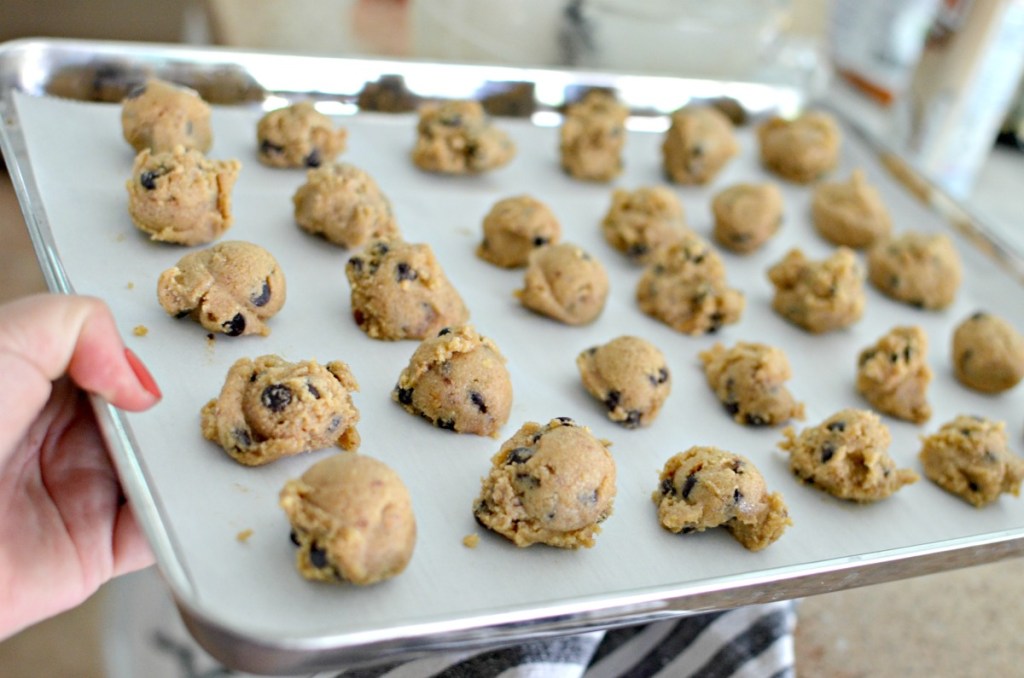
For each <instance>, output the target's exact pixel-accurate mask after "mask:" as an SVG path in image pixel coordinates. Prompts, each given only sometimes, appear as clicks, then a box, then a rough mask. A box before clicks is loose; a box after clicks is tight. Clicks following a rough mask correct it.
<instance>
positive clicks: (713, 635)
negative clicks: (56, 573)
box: [105, 573, 796, 678]
mask: <svg viewBox="0 0 1024 678" xmlns="http://www.w3.org/2000/svg"><path fill="white" fill-rule="evenodd" d="M112 598H113V600H112V601H111V610H110V611H111V614H112V619H111V622H112V623H111V624H110V625H108V626H107V629H106V630H107V634H106V637H105V649H106V657H107V675H108V676H110V677H111V678H122V677H124V678H129V677H134V676H142V675H144V676H147V678H216V677H219V676H236V677H240V678H241V677H247V676H250V675H251V674H245V673H240V672H237V671H232V670H230V669H227V668H225V667H223V666H221V665H220V664H218V663H217V662H216V661H215V660H214V659H213V658H212V657H210V655H209V654H207V653H206V652H205V651H204V650H203V649H202V648H201V647H200V646H199V645H198V644H197V643H196V642H195V641H194V640H193V639H192V637H191V636H190V635H189V634H188V632H187V631H186V630H185V627H184V625H183V624H182V622H181V619H180V617H179V616H178V614H177V611H176V610H175V608H174V603H173V602H172V601H171V599H170V597H169V596H168V595H167V593H166V591H165V590H164V589H163V586H162V584H161V583H160V580H159V578H158V577H156V576H153V573H140V574H135V575H128V576H127V577H122V578H120V579H119V580H118V582H117V588H116V589H115V591H114V594H113V596H112ZM795 626H796V604H795V603H794V602H793V601H785V602H777V603H769V604H766V605H753V606H749V607H740V608H736V609H733V610H729V611H726V612H714V613H706V614H697V615H692V616H687V617H680V618H678V619H671V620H666V621H659V622H655V623H651V624H645V625H639V626H629V627H624V628H619V629H613V630H609V631H593V632H589V633H580V634H573V635H565V636H558V637H551V638H544V639H538V640H531V641H527V642H523V643H521V644H518V645H514V646H507V647H502V648H498V649H491V650H474V651H466V652H438V653H434V654H430V655H427V656H425V657H423V658H420V659H415V660H412V661H406V662H399V663H394V662H392V663H390V664H385V665H380V666H374V667H368V668H366V667H361V668H354V669H348V670H335V671H328V672H321V673H317V674H315V675H313V676H310V678H620V677H623V676H625V677H629V678H646V677H648V676H657V677H658V678H686V677H688V676H699V677H700V678H716V677H722V678H776V677H779V678H781V677H783V676H786V677H791V676H793V675H795V670H794V651H793V631H794V629H795ZM307 675H308V674H307Z"/></svg>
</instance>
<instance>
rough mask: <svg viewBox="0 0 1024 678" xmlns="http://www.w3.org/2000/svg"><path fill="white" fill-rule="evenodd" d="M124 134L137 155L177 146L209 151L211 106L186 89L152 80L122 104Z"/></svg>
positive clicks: (122, 128)
mask: <svg viewBox="0 0 1024 678" xmlns="http://www.w3.org/2000/svg"><path fill="white" fill-rule="evenodd" d="M121 130H122V132H123V134H124V139H125V141H127V142H128V143H129V144H131V145H132V148H134V149H135V152H136V153H138V152H139V151H142V150H143V149H147V148H148V149H149V150H150V151H152V152H153V153H161V152H164V151H172V150H174V148H175V146H182V147H184V148H194V149H196V150H197V151H200V152H201V153H206V152H207V151H208V150H210V145H211V144H212V143H213V132H212V131H211V129H210V106H209V105H208V104H207V103H206V102H205V101H203V100H202V98H201V97H200V96H199V93H198V92H196V91H195V90H191V89H188V88H187V87H180V86H178V85H175V84H172V83H170V82H166V81H164V80H158V79H156V78H151V79H149V80H147V81H146V82H145V83H144V84H143V85H142V86H140V87H138V88H136V89H134V90H132V91H131V92H130V93H129V94H128V97H127V98H126V99H125V100H124V101H123V102H122V103H121Z"/></svg>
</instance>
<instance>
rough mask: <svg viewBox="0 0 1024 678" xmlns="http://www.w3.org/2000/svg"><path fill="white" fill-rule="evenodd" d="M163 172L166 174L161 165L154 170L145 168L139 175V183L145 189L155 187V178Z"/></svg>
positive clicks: (148, 189)
mask: <svg viewBox="0 0 1024 678" xmlns="http://www.w3.org/2000/svg"><path fill="white" fill-rule="evenodd" d="M165 174H167V170H166V169H164V168H162V167H161V168H159V169H155V170H146V171H145V172H143V173H142V174H140V175H139V183H140V184H142V187H143V188H144V189H146V190H147V191H152V190H153V189H154V188H156V180H157V179H159V178H160V177H162V176H163V175H165Z"/></svg>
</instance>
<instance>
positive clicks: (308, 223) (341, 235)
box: [292, 162, 401, 249]
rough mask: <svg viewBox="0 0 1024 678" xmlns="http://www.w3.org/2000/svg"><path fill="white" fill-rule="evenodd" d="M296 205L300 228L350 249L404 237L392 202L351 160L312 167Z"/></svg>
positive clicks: (300, 187) (294, 199) (293, 202)
mask: <svg viewBox="0 0 1024 678" xmlns="http://www.w3.org/2000/svg"><path fill="white" fill-rule="evenodd" d="M292 204H293V205H294V207H295V222H296V223H297V224H298V225H299V228H301V229H302V230H304V231H306V232H307V233H312V234H314V235H321V236H323V237H324V238H326V239H327V241H328V242H332V243H334V244H335V245H340V246H341V247H345V248H347V249H352V248H354V247H359V246H360V245H363V244H365V243H366V242H367V241H369V240H390V239H393V238H399V237H401V234H400V233H399V231H398V224H397V223H396V222H395V215H394V214H393V213H392V211H391V201H390V200H388V198H387V196H386V195H384V193H383V192H381V190H380V187H379V186H378V185H377V182H376V181H374V180H373V177H371V176H370V175H369V174H367V173H366V172H364V171H363V170H361V169H359V168H358V167H356V166H355V165H351V164H349V163H344V162H339V163H335V164H330V165H324V166H323V167H319V168H317V169H312V170H309V172H307V173H306V183H304V184H302V185H301V186H299V188H298V190H297V191H295V194H294V195H293V196H292Z"/></svg>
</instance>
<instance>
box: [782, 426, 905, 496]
mask: <svg viewBox="0 0 1024 678" xmlns="http://www.w3.org/2000/svg"><path fill="white" fill-rule="evenodd" d="M782 435H783V436H785V438H784V439H783V440H782V442H780V443H779V447H780V448H781V449H782V450H783V451H785V452H787V453H789V468H790V470H791V471H792V472H793V474H794V475H795V476H796V477H797V478H799V479H800V480H801V481H803V482H805V483H807V484H808V485H814V486H815V487H817V488H820V489H822V490H824V491H825V492H828V493H829V494H831V495H833V496H835V497H838V498H840V499H850V500H852V501H857V502H872V501H878V500H879V499H885V498H886V497H888V496H890V495H891V494H893V493H894V492H896V491H897V490H899V489H900V488H901V487H903V486H904V485H909V484H911V483H914V482H917V480H918V475H917V474H916V473H914V471H912V470H911V469H908V468H904V469H901V468H896V462H895V461H893V459H892V457H890V456H889V452H888V450H889V443H890V441H891V436H890V435H889V429H888V428H887V427H886V425H885V424H883V423H882V420H881V419H879V418H878V415H877V414H875V413H874V412H871V411H869V410H854V409H846V410H840V411H839V412H837V413H835V414H833V415H832V416H831V417H829V418H828V419H826V420H825V421H823V422H821V424H819V425H817V426H808V427H807V428H805V429H804V430H803V431H801V432H800V434H799V435H797V434H796V433H795V432H794V431H793V429H792V428H785V429H783V431H782Z"/></svg>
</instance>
